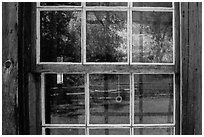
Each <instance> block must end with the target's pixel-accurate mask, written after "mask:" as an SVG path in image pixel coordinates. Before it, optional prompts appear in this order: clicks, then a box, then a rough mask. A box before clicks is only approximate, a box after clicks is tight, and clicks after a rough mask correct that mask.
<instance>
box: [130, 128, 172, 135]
mask: <svg viewBox="0 0 204 137" xmlns="http://www.w3.org/2000/svg"><path fill="white" fill-rule="evenodd" d="M173 134H174V130H173V128H135V129H134V135H173Z"/></svg>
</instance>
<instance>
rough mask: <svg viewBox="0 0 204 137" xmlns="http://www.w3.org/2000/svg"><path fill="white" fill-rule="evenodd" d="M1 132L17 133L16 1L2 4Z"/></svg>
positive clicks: (5, 133) (4, 133)
mask: <svg viewBox="0 0 204 137" xmlns="http://www.w3.org/2000/svg"><path fill="white" fill-rule="evenodd" d="M2 15H3V17H2V25H3V27H2V55H3V56H2V63H3V64H2V134H3V135H15V134H17V133H18V124H17V123H18V121H17V119H18V118H17V117H18V115H17V112H18V110H17V98H18V96H17V93H18V52H17V49H18V37H17V33H18V22H17V3H5V2H3V4H2Z"/></svg>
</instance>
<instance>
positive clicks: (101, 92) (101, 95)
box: [89, 74, 130, 124]
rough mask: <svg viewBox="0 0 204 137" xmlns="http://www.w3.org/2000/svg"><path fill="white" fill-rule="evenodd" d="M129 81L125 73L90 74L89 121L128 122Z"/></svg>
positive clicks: (105, 122)
mask: <svg viewBox="0 0 204 137" xmlns="http://www.w3.org/2000/svg"><path fill="white" fill-rule="evenodd" d="M129 84H130V81H129V75H127V74H120V75H117V74H91V75H90V85H89V92H90V123H91V124H128V123H129V104H130V86H129Z"/></svg>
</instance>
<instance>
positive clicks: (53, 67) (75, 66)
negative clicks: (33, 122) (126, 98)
mask: <svg viewBox="0 0 204 137" xmlns="http://www.w3.org/2000/svg"><path fill="white" fill-rule="evenodd" d="M173 5H175V6H173V9H174V11H173V35H174V37H173V39H174V40H173V41H174V44H173V45H174V46H173V63H132V62H131V59H132V58H131V56H132V54H131V51H132V46H129V51H128V55H129V56H130V58H129V59H128V63H125V64H123V63H95V62H94V63H90V62H88V63H87V62H85V61H84V57H83V55H86V54H85V53H84V52H85V51H86V50H85V49H84V46H83V45H85V44H84V43H86V42H84V41H86V40H85V39H84V38H81V41H82V44H81V46H82V48H81V49H82V51H81V53H82V54H81V56H82V60H81V61H82V62H81V63H70V62H45V63H44V62H43V63H42V62H39V56H40V55H39V54H38V53H40V52H39V38H38V36H39V31H37V30H38V29H39V25H37V24H38V23H39V19H38V17H39V12H38V10H39V9H40V8H37V10H36V11H34V12H33V14H32V15H33V16H34V17H35V18H34V19H33V21H32V22H34V23H33V24H32V25H33V26H36V28H37V29H35V27H34V28H33V32H35V33H32V35H33V36H34V37H35V38H36V39H37V41H35V40H33V43H35V44H34V45H36V47H32V51H33V52H32V60H31V61H32V63H31V64H32V66H33V67H32V72H35V73H38V74H41V84H40V85H41V87H42V88H41V93H42V94H43V93H44V91H42V90H43V89H44V88H43V84H44V83H43V79H44V75H45V74H47V73H55V74H59V73H65V74H68V73H72V74H76V73H79V74H81V73H86V76H85V77H87V75H88V74H91V73H102V74H109V73H110V74H113V73H117V74H120V73H127V72H128V74H130V76H131V79H132V77H133V76H134V74H148V73H149V72H151V74H173V75H174V82H175V84H174V94H175V95H174V105H175V107H174V113H177V114H174V124H175V125H174V126H175V127H174V133H175V134H180V133H181V108H180V107H181V106H180V105H181V104H180V98H181V88H180V82H181V81H180V73H181V70H180V11H179V8H180V7H179V4H178V3H174V4H173ZM38 6H39V3H37V7H38ZM83 6H84V3H83V4H82V6H77V7H76V6H73V7H70V6H69V7H68V8H69V9H70V10H76V9H77V10H78V9H79V8H82V7H83ZM129 6H132V4H131V3H129V4H128V8H129ZM34 8H36V6H34ZM59 8H60V9H61V10H65V9H66V10H67V6H59ZM100 8H101V9H100ZM100 8H99V10H107V8H103V7H100ZM111 8H113V7H111ZM131 8H132V9H131V12H130V13H129V15H130V17H129V15H128V16H127V18H128V20H129V24H130V25H128V26H129V27H128V28H129V29H128V28H127V29H128V30H129V33H130V34H131V33H132V32H131V31H132V30H131V29H130V27H131V22H132V21H131V20H132V18H131V14H132V11H133V10H134V11H144V10H145V11H164V9H163V8H156V7H154V8H146V7H142V8H136V7H131ZM47 9H49V10H50V9H53V10H55V8H53V6H47ZM87 9H88V10H90V11H92V10H93V11H96V10H94V9H93V8H92V7H89V8H87ZM113 9H114V8H113ZM120 9H126V8H123V7H121V8H120ZM41 10H42V9H40V10H39V11H41ZM84 10H85V9H83V8H82V9H81V11H82V12H83V13H85V14H86V12H84ZM115 10H116V9H115ZM170 10H172V8H165V11H170ZM111 11H112V10H111ZM117 11H118V7H117ZM127 12H128V11H127ZM171 12H172V11H171ZM82 15H83V16H82V24H84V22H85V20H84V18H83V17H84V16H86V15H84V14H82ZM174 19H175V20H174ZM36 21H37V22H36ZM82 33H86V30H85V27H84V26H83V25H82ZM82 36H83V35H82ZM128 37H129V40H130V45H131V42H132V38H131V36H128ZM128 43H129V42H128ZM36 57H37V58H36ZM133 73H134V74H133ZM86 80H87V79H86ZM86 80H85V83H86V82H87V81H86ZM131 81H132V80H131ZM131 81H130V83H131ZM132 86H133V85H132ZM86 88H87V89H88V85H86ZM130 88H132V87H130ZM87 89H86V90H87ZM175 91H178V92H175ZM42 94H41V99H43V96H42ZM88 97H89V96H88V95H87V97H85V98H88ZM175 102H176V103H175ZM41 105H42V104H41ZM130 106H132V105H130ZM86 109H89V108H86ZM41 110H42V112H43V108H42V109H41ZM42 112H41V114H42ZM131 113H132V112H131ZM86 115H87V114H86ZM42 118H43V116H42ZM41 120H42V119H41ZM52 125H53V124H52ZM114 125H115V124H114ZM145 125H147V124H144V126H145ZM154 125H155V124H154ZM159 125H162V124H159ZM55 126H56V125H53V126H52V128H54V127H55ZM65 126H67V125H65ZM72 126H73V127H75V125H72ZM72 126H70V127H72ZM100 126H101V125H100ZM110 126H111V125H110ZM144 126H143V125H140V126H137V127H139V128H142V127H144ZM163 126H169V125H163ZM171 126H172V125H171ZM62 127H63V126H62ZM78 127H81V126H78ZM93 127H95V126H93ZM96 127H97V126H96ZM104 127H107V125H105V126H104ZM145 127H151V125H149V126H145ZM45 128H46V127H43V128H42V133H45V130H44V129H45ZM118 128H121V127H118ZM87 129H88V130H85V132H86V134H88V132H89V128H87ZM130 132H131V134H133V133H134V128H132V129H131V130H130Z"/></svg>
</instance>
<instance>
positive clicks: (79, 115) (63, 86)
mask: <svg viewBox="0 0 204 137" xmlns="http://www.w3.org/2000/svg"><path fill="white" fill-rule="evenodd" d="M58 75H62V74H58ZM58 75H56V74H47V75H45V116H46V118H45V121H46V123H47V124H83V123H85V95H84V76H83V75H80V74H64V75H63V80H61V83H59V76H58ZM57 83H59V84H57Z"/></svg>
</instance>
